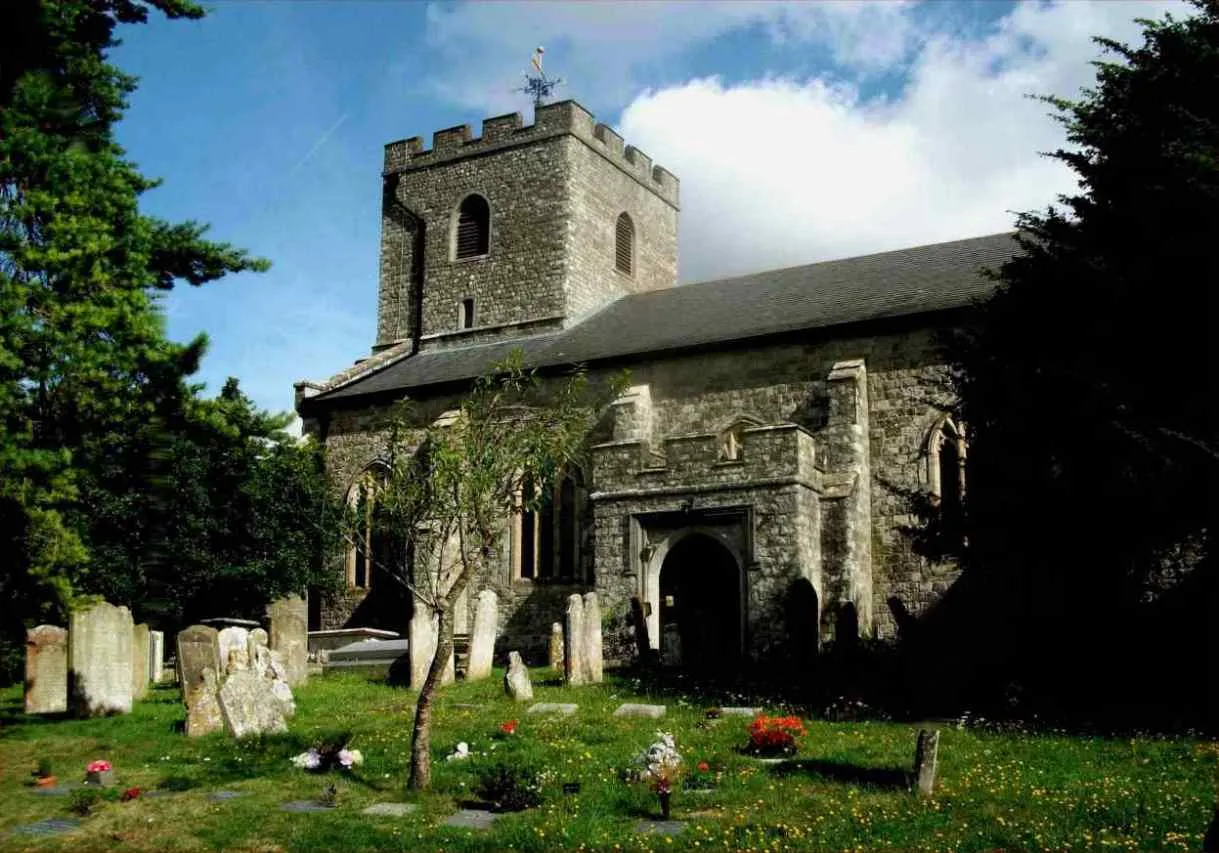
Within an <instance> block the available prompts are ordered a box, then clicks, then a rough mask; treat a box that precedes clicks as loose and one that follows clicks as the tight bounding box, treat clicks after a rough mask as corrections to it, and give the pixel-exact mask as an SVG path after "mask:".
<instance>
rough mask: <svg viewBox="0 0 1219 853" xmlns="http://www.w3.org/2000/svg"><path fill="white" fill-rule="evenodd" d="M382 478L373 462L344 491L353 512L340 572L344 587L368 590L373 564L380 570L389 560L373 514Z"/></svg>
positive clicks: (370, 585)
mask: <svg viewBox="0 0 1219 853" xmlns="http://www.w3.org/2000/svg"><path fill="white" fill-rule="evenodd" d="M384 481H385V469H384V468H383V467H381V466H380V465H373V466H370V467H368V468H366V469H365V470H364V472H363V473H362V474H360V476H359V477H357V478H356V481H355V482H354V483H353V484H352V486H351V488H350V489H349V490H348V491H347V505H348V506H349V507H350V508H351V510H352V512H353V513H354V514H355V518H356V524H355V525H354V531H353V532H352V534H351V536H350V538H349V539H348V545H347V556H346V560H345V561H344V572H345V575H346V578H347V586H348V587H350V588H353V589H371V588H372V578H373V574H374V573H375V571H374V570H375V569H376V568H377V567H381V569H382V570H384V569H385V568H386V567H387V566H388V561H389V560H390V559H391V556H392V555H391V554H390V553H389V547H388V546H389V543H388V541H387V538H386V536H385V535H384V533H383V531H382V530H381V529H380V525H378V524H377V523H376V518H375V513H376V504H377V494H378V492H379V491H380V490H381V487H382V484H383V483H384Z"/></svg>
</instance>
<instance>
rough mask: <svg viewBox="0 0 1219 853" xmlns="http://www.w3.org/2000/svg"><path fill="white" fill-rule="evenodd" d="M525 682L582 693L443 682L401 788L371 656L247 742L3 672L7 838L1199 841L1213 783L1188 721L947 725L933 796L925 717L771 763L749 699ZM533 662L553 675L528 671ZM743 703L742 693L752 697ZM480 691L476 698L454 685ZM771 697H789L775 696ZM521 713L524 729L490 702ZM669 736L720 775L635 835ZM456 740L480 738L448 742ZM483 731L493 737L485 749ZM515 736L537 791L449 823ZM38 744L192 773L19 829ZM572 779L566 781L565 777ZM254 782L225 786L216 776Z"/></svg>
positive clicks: (391, 692)
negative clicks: (911, 782) (25, 695)
mask: <svg viewBox="0 0 1219 853" xmlns="http://www.w3.org/2000/svg"><path fill="white" fill-rule="evenodd" d="M533 674H534V679H535V680H534V684H535V693H536V699H537V701H541V702H577V703H579V710H578V711H577V712H576V714H575V715H574V716H571V717H539V716H527V715H526V714H525V713H524V710H525V708H526V707H528V706H527V705H524V704H521V705H516V704H514V703H512V702H511V701H509V700H508V699H507V698H506V697H505V696H504V695H503V690H502V687H501V677H502V672H497V673H496V677H495V678H494V679H491V680H487V681H482V682H476V683H473V684H457V685H453V686H450V687H448V688H445V689H444V690H443V691H442V692H441V696H440V698H439V710H438V714H437V724H436V731H435V732H434V734H433V746H434V747H435V751H436V754H437V756H438V760H437V763H436V765H435V778H434V791H433V792H431V793H429V794H427V795H426V796H422V797H415V796H412V795H410V794H409V793H408V792H407V791H406V790H405V784H406V776H407V761H408V754H409V750H410V730H411V719H412V718H411V715H410V711H411V706H412V700H413V696H414V694H413V693H412V692H411V691H409V690H405V689H401V688H392V687H388V686H386V685H384V684H382V683H378V682H376V681H375V680H370V679H369V677H368V676H367V675H357V674H341V675H328V676H325V677H314V678H313V679H311V680H310V682H309V684H308V685H307V686H305V687H302V688H301V689H299V690H298V691H297V703H298V708H299V710H298V713H297V716H296V718H295V719H294V720H293V721H292V723H291V725H292V732H291V734H289V735H285V736H282V737H275V738H267V739H265V740H261V741H248V742H237V741H234V740H231V739H229V738H227V737H225V736H222V735H214V736H209V737H206V738H198V739H187V738H186V737H185V736H184V735H181V734H178V733H177V732H176V727H177V725H178V724H179V723H180V721H181V720H182V719H183V717H184V714H183V710H182V707H181V705H180V703H179V700H178V692H177V689H176V688H170V687H161V688H158V689H156V690H154V691H152V692H151V694H150V696H149V698H148V699H147V700H145V701H143V702H139V703H137V705H136V708H135V711H134V712H133V713H132V714H130V715H128V716H123V717H113V718H109V719H99V720H83V721H74V720H61V721H50V720H41V719H36V718H29V717H24V716H22V714H21V712H20V709H21V693H20V688H7V689H5V690H3V691H0V720H2V723H0V724H2V728H0V850H6V851H7V850H24V849H31V850H76V851H79V850H99V849H105V850H109V851H122V850H221V849H222V850H249V851H279V850H400V849H401V850H408V849H422V850H469V849H484V850H503V849H516V850H554V849H596V850H613V849H630V850H638V849H654V850H671V849H690V848H695V847H697V848H708V847H709V848H713V849H725V848H728V849H734V850H739V849H757V850H764V849H771V850H777V849H791V848H804V849H832V850H848V849H856V850H875V849H884V848H891V849H900V850H916V849H922V850H958V849H959V850H993V849H996V848H1006V849H1036V848H1042V849H1044V848H1050V849H1075V850H1081V849H1093V850H1196V849H1198V848H1199V847H1200V846H1201V841H1202V834H1203V832H1204V831H1205V828H1206V825H1207V823H1208V822H1209V820H1210V817H1211V810H1212V807H1213V806H1214V803H1215V796H1216V789H1215V781H1216V765H1217V759H1219V748H1217V745H1216V744H1215V743H1213V742H1206V741H1201V740H1197V739H1189V738H1171V739H1164V738H1134V739H1131V738H1121V739H1104V738H1082V737H1071V736H1066V735H1057V734H1041V733H1025V732H1011V731H1007V732H1002V733H999V732H992V731H986V730H982V729H964V730H961V729H957V728H954V727H951V726H946V727H944V729H943V734H942V736H941V741H940V777H939V778H940V784H939V789H938V792H937V796H936V798H935V799H934V800H931V801H922V800H920V799H919V798H918V797H917V796H916V795H915V794H912V793H910V792H909V791H907V790H906V789H905V787H904V786H902V785H901V784H900V782H899V781H898V778H897V777H898V774H897V772H896V771H899V770H908V769H909V767H910V764H911V761H912V758H913V754H914V746H915V738H916V734H917V727H914V726H910V725H904V724H890V723H828V722H821V721H817V720H812V721H809V723H808V731H809V734H808V737H807V738H806V739H805V741H804V744H803V746H802V748H801V750H800V754H799V756H798V757H797V759H796V760H794V761H791V762H788V763H787V764H779V765H772V764H763V763H761V762H759V761H757V760H755V759H752V758H749V757H747V756H744V755H742V754H740V753H739V752H738V751H737V750H738V748H739V747H740V746H742V745H743V744H744V743H745V742H746V726H747V723H748V720H747V719H745V718H740V717H722V718H720V719H719V720H716V721H712V722H709V721H707V720H706V719H705V713H704V712H705V711H706V709H707V708H708V707H710V706H711V705H712V704H713V703H712V702H710V701H707V700H703V699H700V698H699V697H698V696H694V695H687V696H684V697H682V696H674V695H666V696H665V697H664V698H655V697H653V699H652V701H656V702H661V703H664V704H666V705H667V706H668V711H667V714H666V716H665V718H664V719H663V720H648V719H637V718H618V719H615V718H613V717H612V716H611V714H612V712H613V710H614V709H615V708H616V707H617V706H618V705H619V704H621V703H622V702H632V701H634V702H647V701H649V697H648V696H647V695H646V694H645V692H644V691H643V690H641V689H640V687H639V686H638V683H637V682H634V681H631V680H629V679H623V678H616V677H615V676H613V675H609V676H607V681H606V683H605V684H603V685H598V686H595V687H581V688H573V689H570V690H565V689H563V688H561V687H559V686H557V684H554V683H553V682H552V683H551V684H546V683H544V682H545V680H546V679H548V678H551V677H550V676H549V674H548V673H546V672H545V671H543V670H535V671H534V673H533ZM539 682H543V683H539ZM741 704H749V703H748V701H747V698H743V699H742V702H741ZM459 705H475V706H477V707H475V708H469V707H458V706H459ZM767 710H768V711H771V712H775V711H780V710H784V711H786V710H795V711H796V712H797V713H799V709H783V708H779V707H777V706H774V705H770V706H767ZM509 719H517V720H519V725H518V728H517V731H516V734H514V735H511V736H504V735H502V734H499V732H498V728H499V724H501V723H503V722H506V721H507V720H509ZM658 728H661V729H664V730H667V731H670V732H672V733H673V734H675V735H676V737H677V745H678V749H679V750H680V752H681V753H682V754H683V756H684V757H685V759H686V762H687V764H688V765H689V766H690V767H694V766H695V765H697V764H698V763H699V762H702V761H706V762H707V763H708V764H709V765H710V766H711V771H712V772H711V775H718V776H719V782H718V785H717V786H716V787H715V789H714V790H712V791H711V792H709V793H693V792H684V791H681V790H678V791H677V792H676V793H675V795H674V797H673V817H674V819H676V820H681V821H684V822H685V824H686V825H685V827H684V830H683V831H682V832H681V834H680V835H675V836H664V835H654V836H641V835H636V834H635V833H634V831H633V827H634V824H635V823H636V822H637V821H638V820H639V819H640V818H643V817H646V816H648V815H651V814H655V813H656V812H657V805H656V797H655V795H654V794H652V793H651V792H649V791H648V790H647V789H646V788H644V787H642V786H640V785H629V784H626V783H624V782H623V781H621V779H620V776H619V772H620V771H621V770H623V769H625V768H627V767H629V766H630V765H631V759H632V757H633V756H634V755H635V754H636V753H638V752H639V751H640V750H642V749H643V748H645V747H646V746H647V745H648V744H650V743H651V742H652V741H653V740H654V739H655V738H654V733H655V731H656V730H657V729H658ZM342 731H350V732H351V733H352V734H353V739H352V746H353V747H356V748H359V749H360V750H361V751H362V752H363V754H364V756H365V762H364V764H363V765H362V766H361V767H359V768H358V769H357V772H355V773H354V774H351V775H339V774H335V773H331V774H327V775H326V776H315V775H311V774H309V773H306V772H305V771H302V770H298V769H296V768H294V767H293V766H292V764H291V763H290V762H289V759H290V758H291V757H292V756H293V755H296V754H297V753H299V752H302V751H303V750H305V749H306V748H308V747H309V746H311V745H313V744H314V743H315V742H316V741H317V740H318V739H320V738H322V737H325V736H327V735H333V734H337V733H339V732H342ZM459 740H464V741H467V742H468V743H469V746H470V749H471V752H472V753H474V755H473V756H472V757H471V758H470V759H469V760H467V761H455V762H445V761H444V760H443V757H442V756H443V755H444V754H446V753H449V752H452V750H453V748H454V746H455V745H456V743H457V742H458V741H459ZM493 745H494V749H492V747H493ZM505 753H511V754H514V755H516V756H519V757H520V758H521V759H523V760H527V761H530V762H533V763H535V764H537V765H539V766H542V767H544V768H545V769H546V773H545V774H544V779H545V785H544V789H543V794H544V799H543V803H542V805H541V806H540V807H539V808H536V809H530V810H528V811H524V812H518V813H512V814H506V815H503V816H501V817H500V818H499V819H498V820H497V821H496V822H495V823H494V825H493V826H492V827H491V828H490V829H489V830H484V831H478V830H469V829H455V828H449V827H444V826H441V825H440V824H441V823H442V822H443V820H444V819H445V818H446V817H448V816H449V815H450V814H452V813H453V812H454V811H455V810H456V809H457V808H459V807H460V803H461V802H462V801H464V800H469V799H473V795H472V789H473V788H475V787H476V786H477V776H478V769H479V767H480V766H486V764H487V763H488V762H490V761H492V760H493V759H496V758H498V757H499V756H502V755H504V754H505ZM40 758H49V759H50V760H51V761H52V762H53V767H54V771H55V772H56V774H57V775H59V776H60V778H61V779H64V780H71V781H74V780H77V779H79V778H80V777H82V776H83V770H84V765H85V764H86V763H87V762H88V761H90V760H92V759H95V758H106V759H109V760H110V761H111V762H113V764H114V766H115V769H116V771H117V773H118V777H119V780H120V788H125V787H128V786H139V787H141V788H143V789H145V790H149V789H156V788H158V787H159V786H166V785H170V786H177V787H181V788H187V790H185V791H183V792H182V793H179V794H175V795H173V796H167V797H163V798H158V799H146V798H141V799H139V800H136V801H133V802H127V803H119V802H108V803H106V804H105V805H103V806H102V807H101V808H100V809H99V810H97V812H96V813H95V814H94V815H93V816H91V817H88V818H86V819H85V822H84V823H83V825H82V826H81V827H80V828H79V829H77V830H75V831H73V832H71V833H69V834H66V835H62V836H58V837H55V838H35V837H31V836H25V835H15V834H12V832H11V830H12V829H13V828H14V827H15V826H17V825H19V824H27V823H31V822H34V821H38V820H41V819H43V818H49V817H57V818H58V817H69V816H70V814H69V811H68V806H69V799H68V798H67V797H45V796H36V795H35V794H33V793H32V789H31V788H30V787H29V781H30V771H31V770H32V769H33V767H34V766H35V764H36V763H37V761H38V760H39V759H40ZM330 781H335V782H337V785H338V788H339V805H338V807H337V808H336V809H334V810H332V811H328V812H324V813H306V814H296V813H289V812H285V811H281V810H280V804H281V803H282V802H284V801H286V800H292V799H311V798H314V797H317V796H318V795H319V794H320V793H321V790H322V788H323V786H324V785H325V784H326V783H327V782H330ZM570 782H579V783H580V785H581V787H580V791H579V792H578V793H576V794H565V793H564V792H563V785H564V783H570ZM220 789H228V790H236V791H242V792H245V793H246V794H247V796H244V797H241V798H237V799H231V800H226V801H223V802H216V801H212V800H209V799H208V794H210V793H212V792H214V791H217V790H220ZM387 801H410V802H416V803H418V804H419V808H418V809H417V810H416V811H415V812H413V813H412V814H410V815H407V816H405V817H372V816H366V815H362V814H361V813H360V812H361V809H363V808H364V807H366V806H368V805H370V804H372V803H376V802H387Z"/></svg>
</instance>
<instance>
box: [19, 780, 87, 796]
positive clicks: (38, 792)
mask: <svg viewBox="0 0 1219 853" xmlns="http://www.w3.org/2000/svg"><path fill="white" fill-rule="evenodd" d="M83 787H84V783H83V782H60V783H59V784H58V785H52V786H51V787H49V788H31V789H30V793H31V794H34V795H35V796H38V797H66V796H68V794H70V793H72V792H73V791H75V790H76V789H77V788H83Z"/></svg>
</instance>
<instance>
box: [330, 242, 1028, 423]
mask: <svg viewBox="0 0 1219 853" xmlns="http://www.w3.org/2000/svg"><path fill="white" fill-rule="evenodd" d="M1018 250H1019V249H1018V246H1017V244H1016V242H1015V241H1014V240H1013V233H1012V232H1006V233H1002V234H991V235H989V236H986V237H974V238H971V239H967V240H954V241H952V242H950V243H936V244H933V245H929V246H919V247H917V248H912V249H901V250H898V251H893V252H882V253H880V254H876V255H864V256H861V257H856V258H846V259H843V260H837V261H823V262H821V263H815V264H808V265H805V266H799V267H788V268H786V269H778V270H770V271H768V272H761V273H755V274H753V275H745V276H738V277H735V278H725V279H719V280H716V281H707V282H702V283H698V284H686V285H682V286H680V287H674V288H669V289H666V290H656V291H650V292H647V293H639V294H635V295H632V296H625V297H622V298H621V299H618V300H616V301H615V302H612V303H610V304H609V305H607V306H606V307H604V308H602V309H601V310H600V311H598V312H596V313H595V314H592V315H591V316H589V317H588V318H587V319H585V320H584V321H582V322H581V323H579V324H577V325H575V326H572V327H571V328H569V329H566V330H564V331H561V332H551V333H547V334H543V335H535V336H532V337H525V338H517V339H514V340H509V341H504V342H500V343H491V344H479V345H471V346H465V347H456V348H453V349H445V350H438V351H430V352H428V351H425V352H422V353H417V354H415V355H411V356H407V357H406V358H402V359H400V360H397V361H394V362H392V363H390V364H388V365H387V366H385V367H383V368H380V369H378V370H376V371H374V372H373V373H371V374H368V375H365V376H363V377H361V378H356V379H354V380H353V381H351V382H349V383H347V384H343V385H340V386H339V387H337V388H335V389H333V390H329V391H325V392H323V393H321V394H319V395H317V396H315V397H312V398H310V403H311V404H312V403H315V402H327V401H331V400H334V401H338V400H341V399H346V398H351V397H358V396H363V395H365V394H375V393H379V392H387V391H398V390H405V389H409V388H417V387H419V386H423V385H433V384H437V383H443V382H453V381H459V380H464V379H470V378H473V377H475V376H478V375H479V374H481V373H482V372H483V371H484V370H485V369H486V367H488V366H489V365H491V364H493V363H494V362H496V361H498V360H500V359H502V358H503V357H504V356H506V355H507V354H508V353H509V352H510V351H511V350H512V349H514V348H518V347H519V348H520V349H521V350H522V351H523V352H524V355H525V362H526V364H528V365H530V366H534V367H546V366H553V365H563V364H574V363H589V362H594V361H598V360H602V359H611V358H619V357H623V356H632V355H643V354H648V353H659V352H666V351H673V350H680V349H686V348H690V347H697V346H703V345H708V344H718V343H727V342H729V341H740V340H747V339H750V338H758V337H764V336H767V335H775V334H782V333H785V332H794V331H799V330H802V329H818V328H825V327H829V326H837V325H842V324H846V323H860V322H867V321H871V320H881V319H887V318H894V317H902V316H908V315H912V314H922V313H927V312H935V311H943V310H949V309H953V308H962V307H965V306H968V305H970V304H972V303H973V302H975V301H976V300H977V299H979V298H982V297H984V296H986V295H987V294H988V293H989V292H990V291H991V290H992V289H993V288H994V283H993V282H991V281H989V280H988V279H986V278H984V277H983V276H982V275H980V270H981V269H982V268H984V267H991V268H997V267H998V266H999V265H1000V264H1002V263H1003V262H1004V261H1006V260H1007V259H1008V258H1010V257H1011V256H1012V255H1013V254H1014V253H1015V252H1017V251H1018Z"/></svg>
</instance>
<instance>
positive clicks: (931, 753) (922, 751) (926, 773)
mask: <svg viewBox="0 0 1219 853" xmlns="http://www.w3.org/2000/svg"><path fill="white" fill-rule="evenodd" d="M939 750H940V732H939V730H938V729H935V730H928V729H920V730H919V733H918V745H917V747H916V748H915V750H914V778H915V781H916V783H917V784H918V792H919V794H920V795H922V796H924V797H930V796H933V795H934V793H935V774H936V770H937V769H938V765H939Z"/></svg>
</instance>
